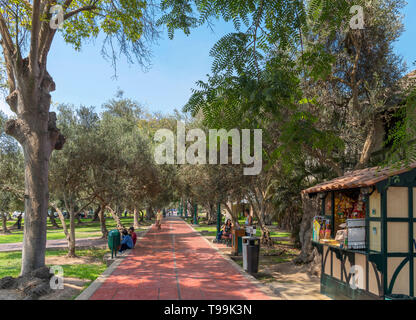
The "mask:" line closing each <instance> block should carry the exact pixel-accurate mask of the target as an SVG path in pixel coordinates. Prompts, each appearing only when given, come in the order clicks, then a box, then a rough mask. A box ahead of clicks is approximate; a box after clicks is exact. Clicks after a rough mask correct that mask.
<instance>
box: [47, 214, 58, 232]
mask: <svg viewBox="0 0 416 320" xmlns="http://www.w3.org/2000/svg"><path fill="white" fill-rule="evenodd" d="M49 221H50V222H51V224H52V227H54V228H55V229H60V228H61V227H60V226H59V225H58V224H57V223H56V220H55V216H54V213H53V212H52V213H51V214H50V216H49Z"/></svg>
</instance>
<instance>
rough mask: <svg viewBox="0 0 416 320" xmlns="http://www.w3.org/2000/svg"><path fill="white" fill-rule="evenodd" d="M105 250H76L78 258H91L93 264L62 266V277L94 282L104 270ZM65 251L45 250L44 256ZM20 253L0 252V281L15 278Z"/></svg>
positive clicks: (57, 254)
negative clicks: (94, 261)
mask: <svg viewBox="0 0 416 320" xmlns="http://www.w3.org/2000/svg"><path fill="white" fill-rule="evenodd" d="M106 252H108V250H107V249H89V250H77V252H76V254H77V255H78V256H80V257H92V258H94V259H95V260H96V262H97V263H95V264H92V263H91V264H76V265H70V264H68V265H62V268H63V270H64V277H70V278H79V279H86V280H91V281H93V280H95V279H96V278H97V277H98V276H99V275H100V274H101V273H103V272H104V270H105V269H106V265H105V263H104V261H103V257H104V254H105V253H106ZM66 254H67V251H66V250H47V251H46V256H47V257H51V256H65V255H66ZM21 259H22V253H21V252H20V251H13V252H0V279H1V278H3V277H6V276H11V277H17V276H19V273H20V268H21Z"/></svg>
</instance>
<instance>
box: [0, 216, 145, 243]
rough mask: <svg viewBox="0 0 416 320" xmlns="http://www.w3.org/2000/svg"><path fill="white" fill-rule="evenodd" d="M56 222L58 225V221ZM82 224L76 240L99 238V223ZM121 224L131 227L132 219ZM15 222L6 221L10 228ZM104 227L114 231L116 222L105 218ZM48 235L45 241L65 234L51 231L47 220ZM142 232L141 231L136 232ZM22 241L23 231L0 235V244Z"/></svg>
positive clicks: (12, 231)
mask: <svg viewBox="0 0 416 320" xmlns="http://www.w3.org/2000/svg"><path fill="white" fill-rule="evenodd" d="M58 220H59V219H57V222H58V224H59V225H61V224H60V221H58ZM81 221H82V222H83V223H82V224H80V225H78V224H77V225H76V228H75V237H76V239H82V238H94V237H100V236H101V227H100V222H99V221H98V222H91V219H82V220H81ZM121 221H122V223H123V224H124V225H125V226H131V225H133V217H127V218H124V217H122V218H121ZM14 222H15V221H8V223H10V226H11V225H13V224H14ZM66 222H67V225H69V220H67V221H66ZM151 223H153V221H150V222H149V221H146V220H145V221H143V223H142V225H143V226H146V225H149V224H151ZM106 226H107V229H108V230H111V229H114V228H115V227H116V222H115V221H114V220H113V219H111V218H106ZM47 228H48V233H47V239H48V240H59V239H65V234H64V232H63V230H62V229H53V227H52V225H51V224H50V222H49V220H48V226H47ZM138 231H143V230H138ZM22 241H23V230H17V229H15V230H11V234H6V235H0V244H2V243H15V242H22Z"/></svg>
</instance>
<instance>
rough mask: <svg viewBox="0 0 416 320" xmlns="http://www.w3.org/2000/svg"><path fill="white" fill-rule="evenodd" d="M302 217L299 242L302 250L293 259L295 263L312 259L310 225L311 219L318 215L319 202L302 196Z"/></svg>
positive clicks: (307, 261)
mask: <svg viewBox="0 0 416 320" xmlns="http://www.w3.org/2000/svg"><path fill="white" fill-rule="evenodd" d="M302 205H303V216H302V222H301V224H300V232H299V242H300V245H301V248H302V251H301V253H300V255H299V256H298V257H297V258H296V259H295V262H296V263H309V262H311V261H312V260H313V259H314V256H313V247H312V223H313V218H314V217H315V216H317V215H320V200H319V199H318V198H317V197H316V198H313V199H311V198H309V196H308V195H302Z"/></svg>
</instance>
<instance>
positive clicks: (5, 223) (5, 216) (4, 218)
mask: <svg viewBox="0 0 416 320" xmlns="http://www.w3.org/2000/svg"><path fill="white" fill-rule="evenodd" d="M1 221H2V228H3V233H10V231H9V229H7V215H6V214H5V213H1Z"/></svg>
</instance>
